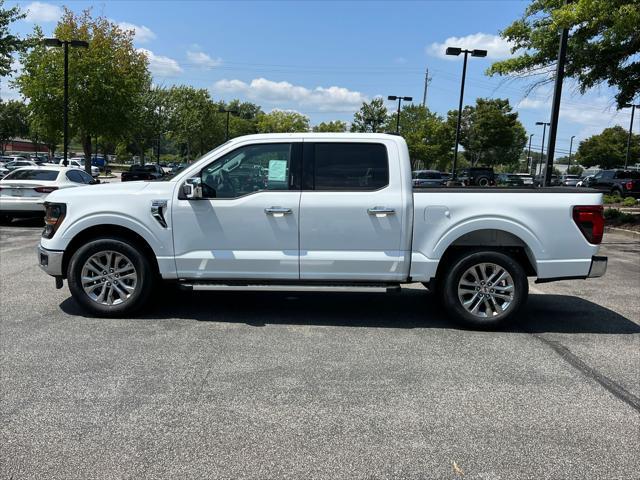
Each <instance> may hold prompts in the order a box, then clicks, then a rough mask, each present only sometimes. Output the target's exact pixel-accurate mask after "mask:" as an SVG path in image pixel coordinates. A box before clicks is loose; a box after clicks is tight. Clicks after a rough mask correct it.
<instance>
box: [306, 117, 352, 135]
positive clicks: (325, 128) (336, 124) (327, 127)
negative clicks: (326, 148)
mask: <svg viewBox="0 0 640 480" xmlns="http://www.w3.org/2000/svg"><path fill="white" fill-rule="evenodd" d="M313 131H314V132H325V133H326V132H337V133H340V132H346V131H347V124H346V122H343V121H342V120H333V121H331V122H321V123H319V124H318V125H315V126H314V127H313Z"/></svg>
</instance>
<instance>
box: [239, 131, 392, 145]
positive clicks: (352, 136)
mask: <svg viewBox="0 0 640 480" xmlns="http://www.w3.org/2000/svg"><path fill="white" fill-rule="evenodd" d="M276 138H281V139H283V140H291V139H310V140H318V139H321V138H325V139H345V140H346V139H349V140H393V141H395V142H399V143H404V138H402V137H401V136H399V135H391V134H388V133H351V132H345V133H324V132H299V133H258V134H254V135H244V136H242V137H236V138H234V139H231V140H230V142H234V141H236V140H242V141H245V140H273V139H276Z"/></svg>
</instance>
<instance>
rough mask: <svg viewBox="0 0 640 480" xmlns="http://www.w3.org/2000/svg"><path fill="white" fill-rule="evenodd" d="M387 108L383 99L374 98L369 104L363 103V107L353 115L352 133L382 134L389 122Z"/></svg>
mask: <svg viewBox="0 0 640 480" xmlns="http://www.w3.org/2000/svg"><path fill="white" fill-rule="evenodd" d="M387 114H388V112H387V107H385V106H384V100H383V99H382V98H374V99H373V100H371V101H370V102H369V103H367V102H363V103H362V107H360V110H358V111H357V112H356V113H355V114H354V115H353V123H352V124H351V131H352V132H363V133H364V132H374V133H375V132H380V131H383V130H382V129H383V127H384V125H385V123H386V122H387Z"/></svg>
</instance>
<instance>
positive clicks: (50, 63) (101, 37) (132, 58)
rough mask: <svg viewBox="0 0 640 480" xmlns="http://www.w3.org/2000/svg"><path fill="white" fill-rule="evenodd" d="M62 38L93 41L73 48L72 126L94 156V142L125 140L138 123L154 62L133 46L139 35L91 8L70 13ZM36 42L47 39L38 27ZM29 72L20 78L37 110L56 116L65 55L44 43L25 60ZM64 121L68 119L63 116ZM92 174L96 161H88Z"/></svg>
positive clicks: (25, 70) (61, 30) (63, 21)
mask: <svg viewBox="0 0 640 480" xmlns="http://www.w3.org/2000/svg"><path fill="white" fill-rule="evenodd" d="M54 36H55V37H57V38H60V39H62V40H71V39H80V40H85V41H88V42H89V48H88V49H80V48H71V49H69V65H70V67H69V91H70V99H69V100H70V101H69V127H70V133H71V134H72V135H74V134H75V135H77V136H78V138H79V139H80V142H81V144H82V148H83V151H84V155H85V157H86V158H90V156H91V152H92V144H91V142H92V139H93V138H95V137H96V136H98V135H100V136H105V137H107V138H119V137H125V136H126V135H127V134H128V132H129V131H130V130H131V128H133V126H134V125H135V122H136V120H137V119H138V115H137V112H138V110H139V105H140V103H141V102H142V101H143V96H144V94H145V92H147V91H148V90H149V88H150V85H151V77H150V74H149V71H148V69H147V63H148V60H147V58H146V56H145V54H144V53H143V52H139V51H137V50H136V49H135V48H134V46H133V32H131V31H123V30H121V29H120V28H119V27H118V26H117V25H116V24H114V23H112V22H110V21H109V20H107V19H106V18H104V17H97V18H93V17H92V16H91V12H90V11H89V10H86V11H84V12H83V13H82V14H79V15H76V14H74V13H73V12H72V11H70V10H68V9H65V11H64V15H63V17H62V19H61V20H60V22H59V23H58V25H57V26H56V28H55V30H54ZM35 38H36V39H38V40H41V39H42V32H41V31H40V29H38V28H37V27H36V29H35ZM21 61H22V65H23V72H22V74H21V75H20V76H19V77H18V79H17V80H16V82H15V83H16V84H17V86H18V87H19V88H20V92H21V93H22V95H23V96H25V97H26V98H28V99H29V101H30V105H32V107H31V108H32V109H33V112H34V113H35V114H38V115H51V114H52V112H53V110H54V109H55V110H56V111H59V110H58V108H59V107H58V105H60V104H61V102H62V100H61V97H62V84H63V78H64V77H63V52H62V49H61V48H45V47H44V46H42V45H41V43H40V42H38V44H36V45H35V46H34V48H32V49H31V50H29V51H28V52H26V53H24V54H23V55H22V56H21ZM59 119H60V120H59V121H60V122H62V118H61V117H59ZM86 167H87V170H89V169H90V167H91V164H90V162H86Z"/></svg>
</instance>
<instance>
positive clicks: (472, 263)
mask: <svg viewBox="0 0 640 480" xmlns="http://www.w3.org/2000/svg"><path fill="white" fill-rule="evenodd" d="M440 294H441V298H442V302H443V305H444V307H445V309H446V311H447V313H448V314H449V315H450V316H452V317H453V318H454V319H455V320H457V321H459V322H461V323H463V324H465V325H468V326H471V327H474V328H486V329H491V328H496V327H498V326H502V325H504V324H506V323H507V322H508V321H510V320H512V319H513V318H514V317H515V315H516V314H517V313H518V311H519V310H520V308H521V307H522V306H523V305H524V303H525V302H526V299H527V296H528V294H529V283H528V282H527V275H526V274H525V272H524V269H523V268H522V266H521V265H520V264H519V263H518V262H517V261H516V260H514V259H513V258H511V257H510V256H508V255H505V254H504V253H500V252H491V251H484V252H483V251H475V252H470V253H466V254H464V255H462V256H460V257H458V258H457V259H456V260H454V261H453V262H451V263H450V264H449V265H448V266H447V267H446V268H445V271H444V278H443V279H442V283H441V288H440Z"/></svg>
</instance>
